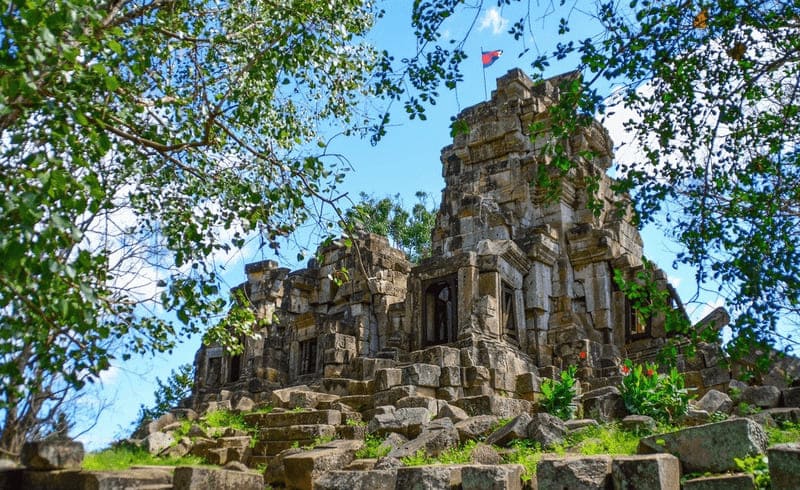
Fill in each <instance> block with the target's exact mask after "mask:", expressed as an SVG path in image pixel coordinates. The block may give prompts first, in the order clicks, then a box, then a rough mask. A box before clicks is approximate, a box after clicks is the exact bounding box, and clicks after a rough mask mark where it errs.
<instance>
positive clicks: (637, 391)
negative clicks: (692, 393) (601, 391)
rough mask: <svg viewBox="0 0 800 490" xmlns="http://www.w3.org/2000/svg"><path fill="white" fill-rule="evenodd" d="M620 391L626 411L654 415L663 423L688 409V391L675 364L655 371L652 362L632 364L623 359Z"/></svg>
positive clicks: (670, 420) (654, 365) (655, 365)
mask: <svg viewBox="0 0 800 490" xmlns="http://www.w3.org/2000/svg"><path fill="white" fill-rule="evenodd" d="M622 371H623V373H627V374H625V375H624V376H623V378H622V384H621V386H620V391H621V393H622V400H623V401H624V402H625V408H627V409H628V411H629V412H631V413H635V414H639V415H647V416H650V417H653V418H654V419H656V420H658V421H659V422H662V423H669V422H672V421H674V420H675V419H676V418H677V417H680V416H681V415H684V414H685V413H686V412H687V411H688V409H689V395H688V391H687V390H686V387H685V382H684V379H683V375H682V374H680V373H679V372H678V370H677V368H674V367H673V368H672V369H670V371H669V373H667V374H659V373H658V365H657V364H654V363H646V364H644V365H642V364H636V365H634V364H633V362H632V361H631V360H630V359H626V360H625V362H624V363H623V366H622Z"/></svg>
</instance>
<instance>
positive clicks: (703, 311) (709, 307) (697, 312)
mask: <svg viewBox="0 0 800 490" xmlns="http://www.w3.org/2000/svg"><path fill="white" fill-rule="evenodd" d="M721 306H725V299H724V298H722V297H717V299H715V300H714V301H711V302H706V303H703V304H700V305H697V306H696V307H695V308H694V310H692V311H689V312H688V313H689V317H690V318H691V319H692V322H693V323H696V322H699V321H700V320H702V319H703V318H705V317H706V316H707V315H708V314H709V313H711V312H712V311H714V310H716V309H717V308H719V307H721Z"/></svg>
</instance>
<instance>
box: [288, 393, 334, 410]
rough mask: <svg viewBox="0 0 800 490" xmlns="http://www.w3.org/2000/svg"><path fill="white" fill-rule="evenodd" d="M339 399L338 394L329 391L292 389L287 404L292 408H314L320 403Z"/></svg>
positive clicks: (328, 404) (329, 402)
mask: <svg viewBox="0 0 800 490" xmlns="http://www.w3.org/2000/svg"><path fill="white" fill-rule="evenodd" d="M338 399H339V395H331V394H329V393H318V392H316V391H293V392H291V393H290V394H289V406H290V407H292V408H297V407H301V408H308V409H314V408H317V407H319V406H320V405H323V404H327V406H330V404H331V403H333V402H335V401H336V400H338Z"/></svg>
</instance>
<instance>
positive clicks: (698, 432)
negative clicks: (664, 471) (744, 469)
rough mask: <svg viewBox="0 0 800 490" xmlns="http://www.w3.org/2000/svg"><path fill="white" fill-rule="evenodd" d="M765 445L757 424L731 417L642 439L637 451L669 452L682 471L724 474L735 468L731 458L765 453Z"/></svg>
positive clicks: (764, 438) (761, 431)
mask: <svg viewBox="0 0 800 490" xmlns="http://www.w3.org/2000/svg"><path fill="white" fill-rule="evenodd" d="M766 446H767V435H766V433H765V432H764V429H762V428H761V426H760V425H758V424H757V423H756V422H754V421H752V420H750V419H732V420H725V421H722V422H717V423H714V424H706V425H698V426H697V427H689V428H687V429H682V430H679V431H676V432H670V433H668V434H658V435H653V436H648V437H645V438H642V439H641V440H640V441H639V453H640V454H653V453H670V454H672V455H674V456H676V457H677V458H678V459H680V461H681V466H682V467H683V471H684V473H694V472H711V473H723V472H726V471H736V470H737V467H736V463H735V462H734V458H745V457H747V456H751V455H755V454H764V451H765V450H766Z"/></svg>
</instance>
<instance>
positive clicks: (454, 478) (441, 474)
mask: <svg viewBox="0 0 800 490" xmlns="http://www.w3.org/2000/svg"><path fill="white" fill-rule="evenodd" d="M461 468H462V467H461V466H460V465H448V466H441V465H436V466H410V467H401V468H397V482H396V484H395V488H398V489H402V490H451V489H454V488H459V487H460V486H461Z"/></svg>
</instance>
